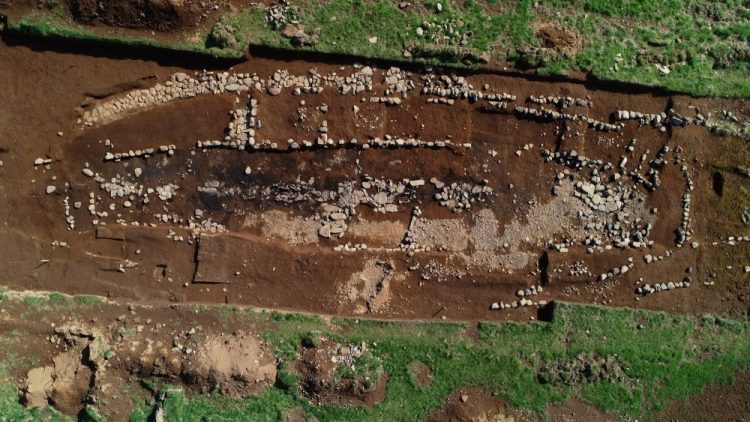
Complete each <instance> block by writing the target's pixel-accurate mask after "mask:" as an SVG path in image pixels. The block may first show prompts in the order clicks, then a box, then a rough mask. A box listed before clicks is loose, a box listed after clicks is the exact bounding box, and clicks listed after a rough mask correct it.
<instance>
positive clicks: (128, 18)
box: [67, 0, 226, 31]
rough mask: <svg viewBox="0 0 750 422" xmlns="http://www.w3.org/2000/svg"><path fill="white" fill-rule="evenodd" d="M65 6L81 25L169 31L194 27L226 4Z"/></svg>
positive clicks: (141, 1) (122, 1) (71, 2)
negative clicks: (101, 24) (104, 25)
mask: <svg viewBox="0 0 750 422" xmlns="http://www.w3.org/2000/svg"><path fill="white" fill-rule="evenodd" d="M67 3H68V7H69V8H70V12H71V13H72V14H73V17H74V18H75V19H76V20H77V21H78V22H81V23H85V24H96V23H103V24H106V25H110V26H120V27H125V28H147V29H155V30H158V31H169V30H174V29H181V28H188V27H193V26H196V25H198V24H199V23H200V22H201V21H202V20H203V19H205V18H206V17H207V16H208V13H210V12H211V11H213V10H215V8H216V9H218V8H219V7H220V5H223V4H225V3H226V1H216V0H208V1H195V0H136V1H131V0H67Z"/></svg>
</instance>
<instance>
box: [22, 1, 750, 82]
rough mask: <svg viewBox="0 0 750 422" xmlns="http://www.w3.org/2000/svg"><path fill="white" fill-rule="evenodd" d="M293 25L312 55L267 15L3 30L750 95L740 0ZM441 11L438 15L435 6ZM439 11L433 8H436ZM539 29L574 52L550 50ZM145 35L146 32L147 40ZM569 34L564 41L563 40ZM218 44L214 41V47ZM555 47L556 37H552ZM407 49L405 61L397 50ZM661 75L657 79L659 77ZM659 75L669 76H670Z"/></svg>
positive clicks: (474, 7)
mask: <svg viewBox="0 0 750 422" xmlns="http://www.w3.org/2000/svg"><path fill="white" fill-rule="evenodd" d="M290 4H291V6H290V16H292V17H293V18H294V19H296V20H297V21H298V22H299V24H300V25H302V26H304V28H305V30H306V31H308V32H311V31H313V30H314V29H319V30H320V34H319V39H318V42H317V43H316V44H315V45H313V46H305V47H294V46H293V45H292V42H291V40H290V39H288V38H285V37H284V36H282V34H281V29H279V30H274V29H273V28H272V27H271V25H270V24H269V23H268V22H266V15H267V9H266V8H265V6H262V5H261V6H257V7H252V8H248V9H245V10H242V11H240V12H238V13H237V14H235V15H227V16H224V17H223V18H222V21H221V22H222V24H223V28H228V29H229V31H230V32H231V34H230V35H229V36H228V37H229V38H230V40H229V41H228V42H225V40H226V38H227V34H225V33H219V32H217V30H216V27H215V28H214V29H213V30H209V31H208V32H206V33H205V34H203V35H202V36H201V37H200V40H199V41H184V42H183V41H175V42H172V43H170V44H165V43H162V42H157V41H155V40H153V39H150V38H148V36H147V35H144V37H143V38H122V37H112V36H105V35H99V34H98V33H95V32H94V31H93V30H92V29H91V28H88V27H83V26H79V25H76V24H73V23H70V20H69V19H68V20H66V19H63V18H61V16H62V14H60V13H59V12H54V11H44V12H42V11H37V12H34V13H32V14H30V15H29V16H27V17H25V18H23V19H21V20H19V21H16V22H10V24H9V28H10V29H11V30H12V31H17V32H21V33H24V34H35V35H41V36H56V37H62V38H72V39H93V40H96V41H101V42H108V43H115V44H127V45H148V46H155V47H164V48H175V49H180V50H187V51H194V52H199V53H204V54H210V55H214V56H216V57H232V58H238V57H241V55H242V52H243V50H244V49H245V47H246V46H247V44H248V43H250V44H255V45H262V46H268V47H274V48H280V49H304V50H308V51H316V52H321V53H336V54H349V55H356V56H362V57H372V58H379V59H389V60H403V61H421V62H426V63H430V64H444V65H451V66H461V67H467V66H468V67H477V66H480V65H482V63H484V61H486V60H490V61H491V63H501V64H505V65H507V66H509V67H515V68H518V69H535V70H537V71H538V72H540V73H543V74H564V73H567V72H570V71H583V72H588V73H590V74H591V75H593V76H594V77H596V78H599V79H603V80H612V81H621V82H632V83H638V84H643V85H649V86H655V87H664V88H668V89H671V90H675V91H680V92H686V93H691V94H694V95H699V96H725V97H750V4H748V2H747V1H746V0H727V1H723V2H713V1H709V0H654V1H643V0H539V1H536V2H532V1H531V0H516V1H502V0H487V1H481V2H480V1H477V0H465V1H461V2H448V1H445V0H428V1H423V0H416V1H414V2H412V3H410V6H409V7H407V8H404V9H401V8H399V4H400V2H398V1H395V0H376V1H363V0H305V1H299V2H291V3H290ZM438 5H440V6H438ZM438 9H440V11H438ZM541 28H554V30H556V31H562V32H561V33H562V34H564V35H565V36H563V37H562V39H563V44H565V40H567V41H568V42H570V43H571V44H572V45H571V46H568V47H565V45H563V46H562V47H561V46H559V45H557V46H555V45H554V42H553V45H548V44H547V43H546V40H547V38H546V37H544V36H540V35H539V34H540V29H541ZM144 34H148V33H146V32H144ZM566 37H567V38H566ZM217 39H218V40H220V42H219V43H216V42H213V41H212V40H217ZM558 41H559V40H558ZM405 52H406V53H405ZM660 69H661V70H660ZM667 72H668V73H667Z"/></svg>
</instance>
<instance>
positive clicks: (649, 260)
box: [643, 250, 672, 264]
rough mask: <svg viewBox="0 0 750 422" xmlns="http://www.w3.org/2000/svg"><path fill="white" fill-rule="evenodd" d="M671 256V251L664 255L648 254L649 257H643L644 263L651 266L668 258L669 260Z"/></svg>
mask: <svg viewBox="0 0 750 422" xmlns="http://www.w3.org/2000/svg"><path fill="white" fill-rule="evenodd" d="M670 256H672V251H671V250H667V251H666V252H664V255H651V254H647V255H644V256H643V262H645V263H646V264H650V263H652V262H659V261H662V260H664V259H666V258H669V257H670Z"/></svg>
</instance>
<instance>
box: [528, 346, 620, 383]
mask: <svg viewBox="0 0 750 422" xmlns="http://www.w3.org/2000/svg"><path fill="white" fill-rule="evenodd" d="M626 379H627V377H626V376H625V367H624V366H623V365H622V364H620V362H619V358H618V357H617V356H616V355H611V356H606V357H599V356H598V355H596V354H595V353H581V354H579V355H578V356H576V357H575V358H573V359H561V360H555V361H548V362H545V363H544V364H543V365H542V367H541V368H540V369H539V372H538V373H537V380H538V381H539V382H540V383H542V384H565V385H579V384H591V383H597V382H609V383H622V382H624V381H625V380H626Z"/></svg>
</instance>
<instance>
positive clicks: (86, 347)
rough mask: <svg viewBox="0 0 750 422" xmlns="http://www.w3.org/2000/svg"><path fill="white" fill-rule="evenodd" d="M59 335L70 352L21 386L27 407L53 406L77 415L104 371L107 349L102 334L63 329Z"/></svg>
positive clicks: (36, 370) (32, 374) (37, 370)
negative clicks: (99, 373) (97, 377)
mask: <svg viewBox="0 0 750 422" xmlns="http://www.w3.org/2000/svg"><path fill="white" fill-rule="evenodd" d="M55 332H56V334H57V335H58V336H59V337H60V338H61V339H62V340H64V341H65V344H66V345H67V347H68V348H67V350H66V351H65V352H63V353H60V354H58V355H56V356H55V357H54V358H52V364H51V365H46V366H41V367H37V368H32V369H31V370H29V372H28V375H27V377H26V381H25V382H24V383H23V385H22V386H21V393H22V398H23V402H24V403H25V404H26V406H27V407H46V406H47V405H52V406H54V407H55V408H56V409H58V410H60V411H62V412H64V413H67V414H76V413H78V412H79V411H80V410H81V409H82V407H83V403H84V402H85V399H86V397H87V396H88V395H89V393H90V391H91V388H92V386H93V385H94V380H95V377H96V375H97V372H98V371H101V370H103V369H104V364H105V360H106V352H105V349H106V345H105V343H104V342H103V341H102V337H101V335H100V334H98V333H96V332H93V331H86V330H83V329H80V328H78V327H61V328H59V329H57V330H55Z"/></svg>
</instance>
